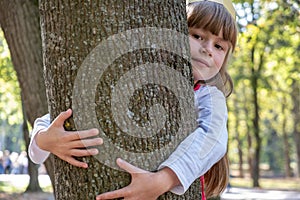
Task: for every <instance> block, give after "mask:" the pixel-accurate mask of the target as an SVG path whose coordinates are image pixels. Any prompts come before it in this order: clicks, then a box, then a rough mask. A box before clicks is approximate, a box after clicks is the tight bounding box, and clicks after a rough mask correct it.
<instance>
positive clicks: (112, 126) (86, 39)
mask: <svg viewBox="0 0 300 200" xmlns="http://www.w3.org/2000/svg"><path fill="white" fill-rule="evenodd" d="M185 3H186V2H185V1H183V0H181V1H172V0H166V1H156V0H154V1H153V0H145V1H137V0H136V1H134V0H131V1H108V0H98V1H89V2H85V3H82V1H79V0H75V1H67V2H62V1H51V2H49V1H46V0H41V1H40V10H41V20H42V21H41V22H42V23H41V24H42V38H43V58H44V64H45V68H46V70H45V82H46V87H47V88H49V89H48V90H47V95H48V104H49V108H50V114H51V118H52V119H53V118H54V117H55V116H57V115H58V114H59V113H60V112H61V111H64V110H66V109H67V108H69V107H72V108H73V110H74V112H73V115H74V118H72V119H70V120H69V121H68V122H67V123H66V124H65V128H66V129H67V130H75V127H76V128H78V124H77V122H76V116H77V117H78V116H79V117H78V120H79V121H80V120H81V119H82V118H85V117H86V118H87V119H89V120H86V121H84V122H85V123H83V126H80V129H81V128H82V129H86V128H92V127H95V126H96V127H99V129H101V131H100V135H101V134H102V135H101V136H102V137H107V138H108V139H106V140H104V145H103V147H100V155H99V157H87V158H82V159H84V160H85V161H86V162H88V164H89V168H88V169H80V168H76V167H73V166H71V165H69V164H68V163H66V162H64V161H61V160H60V159H58V158H55V169H56V170H55V181H56V182H55V188H56V189H55V191H56V192H55V197H56V199H94V198H95V196H96V195H97V194H99V193H103V192H106V191H110V190H115V189H117V188H121V187H124V186H126V185H127V184H129V182H130V177H129V175H128V174H127V173H124V172H122V171H120V170H118V169H117V168H116V167H114V166H112V165H114V164H113V163H114V162H115V158H116V157H117V156H119V154H118V153H119V152H118V151H123V150H124V152H128V157H126V156H125V157H123V158H124V159H125V160H128V161H130V162H132V163H133V164H136V165H139V164H142V167H143V168H146V169H148V170H153V169H155V168H156V167H157V166H158V164H159V163H160V162H161V161H162V160H163V159H166V157H167V156H168V154H169V153H170V152H169V151H166V152H161V151H159V152H160V153H161V154H164V155H162V158H157V157H155V156H157V154H155V150H156V149H160V148H163V147H165V145H166V144H167V143H168V142H170V140H171V139H172V138H173V137H175V135H174V133H176V131H177V130H179V129H178V125H179V124H180V123H181V122H185V121H188V119H185V117H184V116H187V115H191V114H190V111H188V110H183V113H178V110H179V108H178V104H177V103H178V102H177V100H178V98H180V97H181V98H182V97H183V99H185V100H186V102H188V103H187V104H189V103H190V104H191V105H190V106H189V107H193V94H192V98H191V102H189V101H188V99H189V97H188V96H187V95H186V94H184V93H182V94H181V95H179V97H178V96H176V95H175V96H174V93H173V92H174V91H173V89H170V88H172V87H173V86H176V87H175V88H179V89H180V88H182V87H183V85H182V82H180V80H178V78H176V77H177V75H176V74H177V73H178V72H179V74H180V75H181V76H183V77H185V79H187V80H188V83H189V84H188V85H189V89H190V90H191V92H192V84H193V81H192V78H191V77H192V75H191V68H190V65H189V48H188V38H187V37H185V38H184V40H179V39H178V37H177V36H176V34H172V33H175V32H172V31H171V32H169V31H170V30H173V31H177V32H180V33H183V34H184V35H187V32H188V30H187V23H186V11H185ZM155 30H157V34H155V33H156V32H155ZM153 31H154V32H153ZM164 31H165V32H164ZM166 32H168V33H171V34H169V35H165V34H163V33H166ZM157 35H159V37H157ZM155 37H156V38H159V39H160V40H159V41H156V43H151V38H155ZM170 37H171V38H170ZM172 38H174V39H173V40H175V41H174V44H172V45H174V46H169V47H166V46H164V44H166V40H170V39H172ZM177 40H178V41H177ZM99 45H100V47H99ZM103 46H104V47H105V48H103ZM162 46H163V47H166V49H163V48H160V47H162ZM131 47H133V48H131ZM97 48H98V50H99V49H100V50H99V51H97V53H95V54H93V53H94V50H97ZM127 49H128V50H127ZM175 49H176V50H175ZM176 52H177V53H176ZM181 55H187V56H181ZM183 57H184V58H183ZM97 59H101V62H97ZM87 63H93V65H91V66H92V67H93V66H99V67H100V66H101V65H103V64H105V65H107V67H106V68H105V70H104V71H103V73H102V72H101V73H99V71H101V70H102V68H95V69H93V68H92V67H91V68H89V70H86V71H84V69H85V68H84V67H85V66H86V65H87ZM158 63H162V64H163V65H164V66H167V68H168V70H169V68H172V70H173V71H172V72H173V74H171V75H169V76H165V75H164V72H163V71H164V70H162V71H160V70H161V69H160V68H159V67H157V64H158ZM149 66H150V67H149ZM135 70H141V71H142V73H141V74H139V73H138V72H135ZM143 70H144V71H143ZM147 70H149V71H147ZM133 71H134V72H133ZM135 73H137V74H139V75H137V76H139V77H142V79H143V77H144V78H145V79H143V80H148V79H150V78H149V77H156V78H157V79H160V77H164V78H162V80H164V81H165V80H170V81H169V82H168V85H169V86H170V88H168V87H165V86H162V85H161V84H157V83H153V82H151V83H150V82H148V83H147V84H143V80H140V79H138V78H137V79H136V78H135V77H134V78H133V77H132V75H133V74H135ZM93 75H94V76H96V78H95V77H93ZM94 79H95V82H93V81H94ZM123 79H125V80H128V82H126V81H125V82H122V81H123ZM91 80H92V81H91ZM77 81H78V82H77ZM139 81H141V82H139ZM148 81H149V80H148ZM119 82H121V83H119ZM77 83H78V84H83V86H82V87H83V89H82V90H80V89H79V93H76V92H75V95H74V91H77V90H76V87H77ZM91 83H93V84H91ZM85 84H86V85H85ZM118 84H119V85H121V86H124V88H123V89H120V90H118V87H119V85H118ZM138 84H141V85H142V86H141V87H136V85H138ZM90 86H92V87H93V89H94V90H95V93H96V94H95V96H92V98H91V99H92V102H90V100H89V99H88V98H90V97H89V95H87V96H85V95H86V94H87V93H88V92H89V90H88V89H86V88H85V87H90ZM79 87H81V86H79ZM132 88H134V89H133V90H132ZM185 90H187V89H185ZM115 91H118V92H116V93H117V94H116V96H114V95H115V94H114V92H115ZM128 91H132V93H130V95H132V96H131V97H129V99H126V98H124V97H127V96H126V95H127V93H128ZM180 91H183V90H180ZM124 93H126V94H124ZM175 93H176V92H175ZM76 94H77V95H78V96H76ZM78 97H79V98H78ZM114 97H115V98H114ZM127 100H128V101H127ZM77 101H78V102H77ZM176 102H177V103H176ZM75 105H76V108H75ZM112 105H114V106H112ZM77 106H78V107H77ZM161 106H162V107H163V109H165V111H161V110H163V109H162V107H161ZM127 107H128V108H127ZM82 108H86V109H90V108H91V110H92V111H91V112H87V113H84V116H83V115H81V112H83V111H85V109H82ZM124 108H125V109H124ZM80 109H81V112H79V111H78V112H77V110H80ZM114 109H115V110H114ZM122 111H125V113H126V112H127V113H126V116H127V117H129V118H130V117H131V118H132V119H133V121H135V122H134V123H135V124H138V125H139V126H144V125H145V124H146V125H147V124H148V121H151V119H153V120H154V121H156V122H157V123H158V124H160V123H161V121H164V120H166V121H167V122H166V123H164V124H163V125H164V128H163V129H161V130H160V131H159V133H158V134H156V135H152V136H148V137H144V136H143V135H142V136H141V135H134V136H133V135H130V133H131V134H133V133H132V132H134V131H132V132H130V133H128V134H127V132H126V131H124V130H123V129H122V128H123V126H126V125H127V124H128V123H130V122H128V121H126V120H127V119H124V120H122V119H123V118H119V121H118V122H116V121H117V120H116V118H118V117H119V113H121V112H122ZM156 111H158V112H162V115H160V116H154V117H153V116H152V114H151V113H153V112H156ZM94 112H95V113H94ZM184 112H189V113H188V114H187V113H186V114H184ZM115 113H117V114H116V115H114V114H115ZM94 114H95V117H96V119H97V120H96V122H94V121H93V115H94ZM164 114H167V115H168V116H167V117H166V118H164V116H165V115H164ZM151 116H152V117H151ZM193 118H194V116H193ZM114 120H115V121H114ZM168 120H169V121H168ZM178 120H182V121H178ZM119 122H120V123H121V124H117V123H119ZM122 123H123V124H122ZM146 125H145V126H146ZM188 126H189V127H190V129H191V130H192V129H193V127H194V123H191V124H189V125H188ZM150 130H152V129H151V128H150V129H148V132H150ZM191 130H189V131H191ZM136 134H138V132H137V133H136ZM139 136H140V137H139ZM110 142H111V144H112V145H108V146H105V144H106V143H110ZM176 142H177V144H178V142H179V141H176ZM111 146H116V147H117V148H115V149H114V150H116V152H114V151H108V150H107V149H109V148H110V147H111ZM102 148H103V149H102ZM174 148H175V147H174ZM172 150H173V149H172ZM170 151H171V150H170ZM132 152H133V154H136V155H139V156H138V157H136V158H134V157H131V153H132ZM129 154H130V155H129ZM143 155H150V157H151V156H152V158H153V159H147V158H145V157H143ZM158 156H159V155H158ZM103 158H107V159H106V160H103ZM99 161H100V162H99ZM139 166H140V165H139ZM140 167H141V166H140ZM147 167H148V168H147ZM199 187H200V184H199V181H196V182H195V183H194V184H193V185H192V186H191V188H190V189H189V190H188V191H187V192H186V193H185V195H183V196H180V197H179V196H176V195H174V194H172V193H166V194H165V195H163V196H161V197H160V199H199V198H200V196H201V194H200V191H199Z"/></svg>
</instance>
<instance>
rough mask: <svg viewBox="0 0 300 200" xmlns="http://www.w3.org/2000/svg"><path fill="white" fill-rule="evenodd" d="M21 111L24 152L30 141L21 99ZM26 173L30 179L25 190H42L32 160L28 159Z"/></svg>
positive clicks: (36, 166) (36, 167)
mask: <svg viewBox="0 0 300 200" xmlns="http://www.w3.org/2000/svg"><path fill="white" fill-rule="evenodd" d="M22 113H23V125H22V129H23V137H24V140H25V145H26V152H28V146H29V143H30V138H29V130H28V125H27V123H28V122H27V117H26V114H25V109H24V104H23V100H22ZM28 174H30V179H29V184H28V187H27V188H26V191H25V192H38V191H42V188H41V187H40V185H39V181H38V175H39V173H38V165H35V164H34V163H33V162H31V161H29V162H28Z"/></svg>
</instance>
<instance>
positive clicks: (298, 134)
mask: <svg viewBox="0 0 300 200" xmlns="http://www.w3.org/2000/svg"><path fill="white" fill-rule="evenodd" d="M292 101H293V103H294V105H293V118H294V138H295V144H296V161H297V168H296V177H300V145H299V144H300V124H299V121H300V86H299V82H298V81H297V80H294V81H293V84H292Z"/></svg>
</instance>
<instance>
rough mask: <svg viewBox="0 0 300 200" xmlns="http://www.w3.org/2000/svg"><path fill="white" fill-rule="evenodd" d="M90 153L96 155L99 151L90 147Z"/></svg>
mask: <svg viewBox="0 0 300 200" xmlns="http://www.w3.org/2000/svg"><path fill="white" fill-rule="evenodd" d="M91 153H92V154H93V155H96V154H98V153H99V151H98V149H92V150H91Z"/></svg>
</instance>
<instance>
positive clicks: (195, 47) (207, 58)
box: [189, 28, 230, 82]
mask: <svg viewBox="0 0 300 200" xmlns="http://www.w3.org/2000/svg"><path fill="white" fill-rule="evenodd" d="M189 38H190V50H191V64H192V68H193V75H194V81H195V82H197V81H199V80H208V79H211V78H213V77H214V76H215V75H216V74H217V73H218V72H219V71H220V69H221V67H222V66H223V63H224V61H225V58H226V55H227V52H228V51H229V49H230V43H229V41H226V40H224V39H223V37H222V31H221V32H220V34H219V35H213V34H212V33H211V32H210V31H205V30H204V29H201V28H189Z"/></svg>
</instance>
